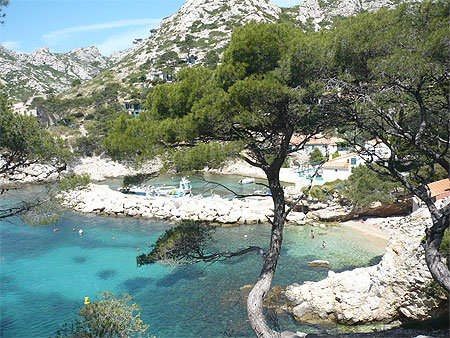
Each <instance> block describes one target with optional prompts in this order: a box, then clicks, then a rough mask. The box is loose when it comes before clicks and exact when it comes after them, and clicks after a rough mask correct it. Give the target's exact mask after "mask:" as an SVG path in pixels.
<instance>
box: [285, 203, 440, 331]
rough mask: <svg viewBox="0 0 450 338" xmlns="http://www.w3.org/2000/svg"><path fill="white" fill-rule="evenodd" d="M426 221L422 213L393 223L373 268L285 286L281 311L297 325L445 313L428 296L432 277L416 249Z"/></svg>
mask: <svg viewBox="0 0 450 338" xmlns="http://www.w3.org/2000/svg"><path fill="white" fill-rule="evenodd" d="M430 222H431V220H430V215H429V212H428V211H427V210H426V209H419V210H417V211H416V212H414V213H413V214H411V215H409V216H407V217H404V218H402V219H401V220H399V221H398V225H399V227H398V229H396V231H395V232H394V233H393V234H392V235H391V238H390V240H389V243H388V246H387V247H386V251H385V254H384V255H383V258H382V260H381V261H380V263H379V264H377V265H375V266H371V267H367V268H357V269H354V270H350V271H344V272H341V273H335V272H333V271H329V273H328V278H326V279H324V280H321V281H319V282H305V283H304V284H302V285H298V284H293V285H290V286H288V287H287V288H286V290H285V291H284V297H285V299H286V300H287V308H289V311H290V312H291V313H292V315H293V316H294V317H295V318H296V319H297V320H298V321H300V322H307V323H313V324H318V323H330V322H336V323H341V324H351V325H353V324H359V323H378V322H384V323H389V322H392V321H394V320H398V319H402V320H405V319H406V320H416V319H419V320H423V319H429V318H432V317H434V316H436V315H442V313H445V311H447V313H448V308H447V305H448V300H447V299H446V298H445V297H442V298H440V297H439V296H434V297H433V296H432V295H431V294H432V291H431V287H430V286H431V283H432V282H433V278H432V276H431V274H430V272H429V270H428V267H427V265H426V262H425V255H424V251H423V248H422V246H421V245H420V243H421V241H422V239H423V236H424V231H425V228H426V226H427V225H429V224H430Z"/></svg>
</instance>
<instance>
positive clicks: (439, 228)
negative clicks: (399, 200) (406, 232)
mask: <svg viewBox="0 0 450 338" xmlns="http://www.w3.org/2000/svg"><path fill="white" fill-rule="evenodd" d="M428 209H429V210H430V213H431V219H432V222H433V224H432V226H431V227H430V228H428V229H427V230H426V239H425V241H424V242H423V243H422V245H423V247H424V249H425V261H426V262H427V265H428V269H429V270H430V272H431V275H432V276H433V278H434V280H435V281H437V282H438V283H439V284H440V285H441V286H442V287H443V288H444V289H445V290H446V291H447V292H450V274H449V269H448V262H447V265H446V264H445V263H444V258H443V257H442V255H441V253H440V252H439V247H440V245H441V243H442V239H443V237H444V233H445V229H447V228H448V227H449V222H450V215H449V209H448V208H446V207H444V208H443V209H441V210H438V209H436V208H430V207H429V208H428ZM446 259H447V260H448V259H450V257H446Z"/></svg>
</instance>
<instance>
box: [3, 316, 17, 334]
mask: <svg viewBox="0 0 450 338" xmlns="http://www.w3.org/2000/svg"><path fill="white" fill-rule="evenodd" d="M14 322H15V321H14V319H12V318H8V317H4V316H3V315H2V316H1V317H0V337H6V336H5V335H4V333H5V332H7V330H9V329H11V328H12V327H14Z"/></svg>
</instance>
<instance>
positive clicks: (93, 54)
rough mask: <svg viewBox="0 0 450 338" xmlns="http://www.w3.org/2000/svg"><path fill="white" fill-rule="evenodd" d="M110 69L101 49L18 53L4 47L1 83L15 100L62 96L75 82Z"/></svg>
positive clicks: (0, 60)
mask: <svg viewBox="0 0 450 338" xmlns="http://www.w3.org/2000/svg"><path fill="white" fill-rule="evenodd" d="M108 66H109V61H108V58H106V57H104V56H102V55H101V54H100V52H99V51H98V49H97V47H85V48H76V49H74V50H72V51H70V52H69V53H65V54H62V53H61V54H60V53H51V52H50V50H49V48H48V47H44V48H41V49H38V50H37V51H35V52H34V53H31V54H25V53H16V52H14V51H11V50H8V49H6V48H4V47H2V46H0V82H1V83H2V84H4V85H6V86H7V88H8V89H9V95H10V97H11V99H12V100H13V101H25V100H26V99H27V98H29V97H31V96H33V95H39V94H50V93H60V92H62V91H64V90H67V89H69V88H70V87H71V86H72V83H73V81H74V80H80V81H83V80H90V79H92V78H94V77H95V76H96V75H98V74H99V73H100V72H101V71H102V70H104V69H105V68H107V67H108Z"/></svg>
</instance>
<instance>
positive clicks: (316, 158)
mask: <svg viewBox="0 0 450 338" xmlns="http://www.w3.org/2000/svg"><path fill="white" fill-rule="evenodd" d="M326 160H327V157H326V156H325V155H323V154H322V152H321V151H320V150H319V148H314V150H313V151H312V152H311V153H310V154H309V161H310V162H325V161H326Z"/></svg>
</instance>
